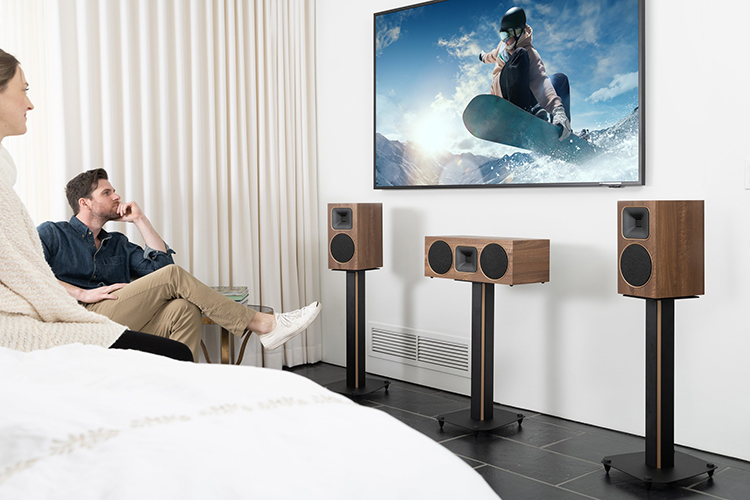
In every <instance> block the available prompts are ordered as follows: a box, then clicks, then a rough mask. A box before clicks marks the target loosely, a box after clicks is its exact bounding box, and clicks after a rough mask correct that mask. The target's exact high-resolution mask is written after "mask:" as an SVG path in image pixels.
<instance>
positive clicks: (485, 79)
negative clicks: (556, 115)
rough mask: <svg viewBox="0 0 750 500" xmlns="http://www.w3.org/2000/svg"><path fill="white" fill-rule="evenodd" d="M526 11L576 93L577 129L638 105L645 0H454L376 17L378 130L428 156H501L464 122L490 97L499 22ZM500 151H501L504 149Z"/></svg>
mask: <svg viewBox="0 0 750 500" xmlns="http://www.w3.org/2000/svg"><path fill="white" fill-rule="evenodd" d="M514 5H515V6H519V7H523V9H524V10H525V11H526V16H527V22H528V24H529V25H530V26H531V27H532V29H533V30H534V35H533V45H534V47H535V48H536V49H537V51H538V52H539V54H540V55H541V57H542V60H543V61H544V64H545V66H546V69H547V73H548V74H552V73H558V72H561V73H565V74H566V75H568V78H569V80H570V86H571V115H572V126H573V130H574V131H576V132H578V131H580V130H581V129H583V128H587V129H591V130H598V129H602V128H605V127H608V126H611V125H613V124H615V123H616V122H617V121H619V120H621V119H622V118H624V117H625V116H627V115H628V114H630V113H631V112H632V111H633V110H634V109H635V108H636V107H637V106H638V0H609V1H606V0H547V1H535V0H517V1H516V2H505V1H501V2H498V1H489V0H447V1H445V2H440V3H432V4H428V5H424V6H421V7H416V8H408V9H404V10H400V11H396V12H391V13H387V14H378V15H376V23H375V56H376V60H375V91H376V127H375V129H376V132H378V133H380V134H383V135H385V136H386V137H388V138H389V139H392V140H399V141H401V142H406V141H415V142H418V143H419V144H420V145H422V146H423V147H425V148H426V149H432V150H438V149H444V150H449V151H451V152H454V153H458V152H463V151H472V152H474V153H488V152H490V151H493V152H494V153H497V152H498V151H497V147H498V146H497V145H494V146H493V145H492V144H489V143H484V141H478V140H477V139H474V138H473V137H472V136H471V135H470V134H469V133H468V132H467V131H466V129H465V128H464V126H463V123H462V121H461V114H462V112H463V109H464V108H465V107H466V105H467V104H468V103H469V101H470V100H471V98H472V97H474V96H475V95H478V94H488V93H489V89H490V83H491V81H492V70H493V68H494V64H483V63H481V62H480V61H479V52H480V51H484V52H489V51H491V50H492V49H494V48H495V47H497V45H498V43H499V42H500V38H499V35H498V28H499V26H500V19H501V17H502V15H503V14H504V13H505V12H506V11H507V10H508V9H509V8H510V7H513V6H514ZM500 147H502V146H500Z"/></svg>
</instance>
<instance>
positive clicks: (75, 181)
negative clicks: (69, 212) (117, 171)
mask: <svg viewBox="0 0 750 500" xmlns="http://www.w3.org/2000/svg"><path fill="white" fill-rule="evenodd" d="M100 179H105V180H107V171H106V170H104V169H103V168H95V169H94V170H87V171H86V172H83V173H80V174H78V175H76V176H75V177H73V178H72V179H71V180H70V182H68V185H67V186H65V196H66V197H67V198H68V204H69V205H70V208H72V209H73V215H78V212H79V210H80V209H81V208H80V207H79V206H78V200H80V199H81V198H88V199H91V193H93V192H94V190H95V189H96V187H97V186H98V185H99V180H100Z"/></svg>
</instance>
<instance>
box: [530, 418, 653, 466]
mask: <svg viewBox="0 0 750 500" xmlns="http://www.w3.org/2000/svg"><path fill="white" fill-rule="evenodd" d="M525 423H526V422H525V421H524V424H525ZM565 429H567V427H565ZM645 446H646V445H645V441H644V439H643V438H638V437H635V436H629V435H627V434H619V433H615V432H610V433H609V434H607V433H602V432H596V431H593V432H592V431H584V432H580V433H579V434H578V435H577V436H574V437H571V438H570V439H567V440H565V441H561V442H559V443H555V444H551V445H550V446H547V448H546V449H548V450H550V451H556V452H558V453H562V454H564V455H570V456H571V457H576V458H580V459H582V460H588V461H589V462H594V463H601V461H602V459H603V458H604V457H607V456H612V455H620V454H622V453H635V452H639V451H644V449H645Z"/></svg>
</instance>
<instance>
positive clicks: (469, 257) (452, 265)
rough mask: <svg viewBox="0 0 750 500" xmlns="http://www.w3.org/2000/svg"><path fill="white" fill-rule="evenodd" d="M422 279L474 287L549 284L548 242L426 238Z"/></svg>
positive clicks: (477, 237) (482, 238)
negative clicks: (443, 279) (455, 281)
mask: <svg viewBox="0 0 750 500" xmlns="http://www.w3.org/2000/svg"><path fill="white" fill-rule="evenodd" d="M424 247H425V252H424V259H425V262H424V275H425V276H429V277H432V278H448V279H453V280H459V281H471V282H474V283H498V284H502V285H520V284H524V283H545V282H547V281H549V240H543V239H523V238H485V237H480V236H426V237H425V239H424Z"/></svg>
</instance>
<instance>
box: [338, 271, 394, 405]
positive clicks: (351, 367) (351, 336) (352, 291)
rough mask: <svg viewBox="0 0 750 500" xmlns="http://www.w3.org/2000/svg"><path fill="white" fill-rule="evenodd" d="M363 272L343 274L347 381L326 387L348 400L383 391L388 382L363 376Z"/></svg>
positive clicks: (386, 388) (364, 329)
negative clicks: (346, 397)
mask: <svg viewBox="0 0 750 500" xmlns="http://www.w3.org/2000/svg"><path fill="white" fill-rule="evenodd" d="M365 310H366V309H365V271H362V270H360V271H346V381H340V382H335V383H333V384H330V385H328V386H326V387H327V388H328V389H329V390H332V391H334V392H338V393H339V394H344V395H348V396H361V395H363V394H369V393H371V392H374V391H377V390H378V389H383V388H384V389H385V390H386V392H388V386H389V385H390V381H388V380H381V379H374V378H367V377H366V376H365V354H366V351H365V345H366V344H365V342H366V337H365V333H366V323H365Z"/></svg>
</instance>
